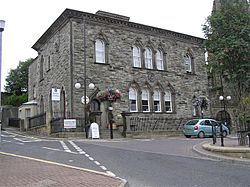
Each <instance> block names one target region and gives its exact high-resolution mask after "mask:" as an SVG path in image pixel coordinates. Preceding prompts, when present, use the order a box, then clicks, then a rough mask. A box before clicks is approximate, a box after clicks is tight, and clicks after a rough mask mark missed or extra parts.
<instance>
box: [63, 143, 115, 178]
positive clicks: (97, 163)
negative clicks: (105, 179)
mask: <svg viewBox="0 0 250 187" xmlns="http://www.w3.org/2000/svg"><path fill="white" fill-rule="evenodd" d="M68 142H69V143H70V144H71V145H72V146H73V147H74V148H75V149H76V150H77V151H78V153H79V154H84V155H85V156H86V157H87V158H88V159H89V160H91V161H93V162H94V163H95V164H96V165H98V166H99V167H100V168H101V169H102V170H104V171H105V172H106V173H107V174H108V175H109V176H113V177H116V175H115V174H114V173H112V172H111V171H107V168H106V167H105V166H103V165H101V164H100V163H99V162H97V161H96V160H95V159H94V158H93V157H91V156H90V155H89V154H87V153H86V152H85V151H83V150H82V149H81V148H80V147H78V146H77V145H76V144H75V143H74V142H73V141H71V140H70V141H68ZM100 165H101V166H100Z"/></svg>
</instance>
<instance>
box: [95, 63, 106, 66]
mask: <svg viewBox="0 0 250 187" xmlns="http://www.w3.org/2000/svg"><path fill="white" fill-rule="evenodd" d="M95 64H98V65H105V66H106V65H109V63H100V62H95Z"/></svg>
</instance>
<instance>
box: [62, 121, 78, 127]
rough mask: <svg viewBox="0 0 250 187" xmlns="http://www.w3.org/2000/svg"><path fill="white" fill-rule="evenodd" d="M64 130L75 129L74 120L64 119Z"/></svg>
mask: <svg viewBox="0 0 250 187" xmlns="http://www.w3.org/2000/svg"><path fill="white" fill-rule="evenodd" d="M64 128H65V129H74V128H76V119H65V120H64Z"/></svg>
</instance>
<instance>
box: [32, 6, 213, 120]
mask: <svg viewBox="0 0 250 187" xmlns="http://www.w3.org/2000/svg"><path fill="white" fill-rule="evenodd" d="M66 12H67V10H66ZM73 13H74V14H73ZM73 13H72V17H74V18H70V19H67V21H64V22H63V24H62V25H60V26H58V25H59V22H58V23H57V22H55V23H54V24H55V25H54V26H53V25H52V26H51V27H50V28H49V29H48V31H51V33H50V34H48V31H46V33H45V36H44V37H41V38H42V39H44V41H45V39H46V38H47V40H46V41H45V42H43V40H42V39H39V41H38V43H37V45H35V46H36V50H38V54H39V55H38V57H37V59H36V60H35V61H34V62H33V64H32V65H31V66H30V75H29V99H32V93H33V90H32V89H33V85H35V88H36V89H37V100H38V101H39V99H40V98H41V95H42V96H43V98H44V104H45V106H44V108H45V110H46V111H48V110H50V107H51V106H50V102H49V101H50V92H51V88H54V87H55V88H64V89H65V93H66V98H65V100H66V110H67V112H69V113H70V115H69V116H68V117H82V116H83V111H84V106H83V105H82V103H81V97H82V96H83V91H84V87H81V88H80V89H79V90H77V89H75V88H74V84H75V83H76V82H79V83H81V85H83V83H84V77H85V75H84V46H83V44H84V32H83V31H84V22H83V20H84V19H83V18H84V17H83V15H84V14H85V13H83V15H82V14H81V12H80V13H79V12H73ZM78 14H79V15H78ZM67 16H69V15H66V16H65V17H67ZM69 17H70V16H69ZM76 17H77V18H76ZM60 18H61V19H64V17H59V18H58V20H60ZM85 18H87V21H86V23H85V24H86V46H87V47H86V55H87V56H86V67H87V69H86V70H87V75H86V76H87V77H88V79H87V85H88V84H89V83H90V82H92V83H94V84H95V85H96V86H97V87H99V89H100V90H105V89H107V88H108V87H112V88H116V89H119V90H120V91H121V93H122V98H121V100H120V101H118V102H116V103H114V104H113V107H114V111H113V113H114V116H115V118H118V116H121V115H120V114H121V113H122V112H124V111H125V112H128V111H129V103H128V89H129V85H130V84H131V83H132V82H136V83H138V85H139V86H140V87H141V88H143V87H145V86H146V85H149V86H150V87H152V90H153V89H154V88H156V87H157V85H158V84H161V85H162V87H163V88H166V87H167V86H168V85H169V84H171V86H172V87H173V88H174V91H175V105H174V112H173V113H164V112H162V113H152V112H149V113H142V112H138V113H133V116H153V117H157V116H161V117H166V118H189V117H192V109H193V107H192V102H191V100H192V98H193V96H194V95H196V96H200V95H205V96H207V95H208V93H207V91H208V90H207V73H206V68H205V62H204V50H203V48H202V46H201V42H202V39H197V38H195V37H191V36H187V35H184V34H178V33H175V34H174V33H173V32H171V31H165V30H162V29H157V28H152V27H148V26H142V25H139V24H135V23H132V25H129V24H130V23H129V22H124V21H122V24H121V23H120V22H119V21H117V20H112V19H110V18H101V17H100V16H97V17H96V18H95V16H94V15H90V14H89V17H85ZM65 19H66V18H65ZM55 28H57V30H55ZM53 29H54V30H53ZM52 31H53V32H52ZM98 37H103V38H104V39H105V40H106V42H107V44H108V45H107V48H108V52H107V55H108V56H107V62H108V63H107V64H97V63H95V48H94V46H95V44H94V42H95V39H96V38H98ZM136 41H139V42H140V43H141V45H142V47H147V46H150V47H151V48H153V49H154V50H157V49H158V48H161V49H162V50H163V51H164V52H165V56H166V59H167V60H166V61H167V69H166V70H164V71H158V70H148V69H145V68H133V66H132V46H133V45H134V44H135V42H136ZM39 42H40V43H41V44H40V43H39ZM42 43H43V45H42ZM38 44H39V45H38ZM37 46H38V47H37ZM187 51H190V52H191V53H192V55H193V58H194V68H195V69H194V72H195V73H194V74H187V73H186V71H185V67H184V63H183V56H184V55H185V54H186V52H187ZM42 56H43V57H44V63H43V73H44V75H43V80H39V72H40V70H39V68H40V60H41V57H42ZM49 56H50V64H51V65H50V68H48V58H49ZM86 90H87V95H91V93H92V92H93V91H92V90H89V89H88V88H86ZM52 108H53V109H56V110H59V108H60V105H59V103H53V104H52ZM101 108H102V110H103V111H102V112H103V115H106V114H107V110H106V109H107V104H106V103H102V105H101ZM205 115H206V116H209V115H210V114H209V112H206V113H205ZM102 119H103V121H105V119H106V117H105V116H104V117H103V116H102Z"/></svg>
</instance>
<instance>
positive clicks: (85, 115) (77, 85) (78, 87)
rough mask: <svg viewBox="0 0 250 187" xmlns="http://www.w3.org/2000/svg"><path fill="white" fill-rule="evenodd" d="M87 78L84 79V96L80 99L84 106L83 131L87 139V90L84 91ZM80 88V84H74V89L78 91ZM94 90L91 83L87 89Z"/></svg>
mask: <svg viewBox="0 0 250 187" xmlns="http://www.w3.org/2000/svg"><path fill="white" fill-rule="evenodd" d="M86 79H87V78H85V79H84V95H83V97H82V98H81V102H82V103H83V104H84V129H85V136H86V138H88V128H87V104H88V103H89V98H88V96H87V89H86V82H87V80H86ZM81 87H82V86H81V84H80V83H78V82H77V83H76V84H75V88H76V89H80V88H81ZM94 88H95V85H94V84H93V83H90V84H89V89H91V90H93V89H94Z"/></svg>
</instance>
